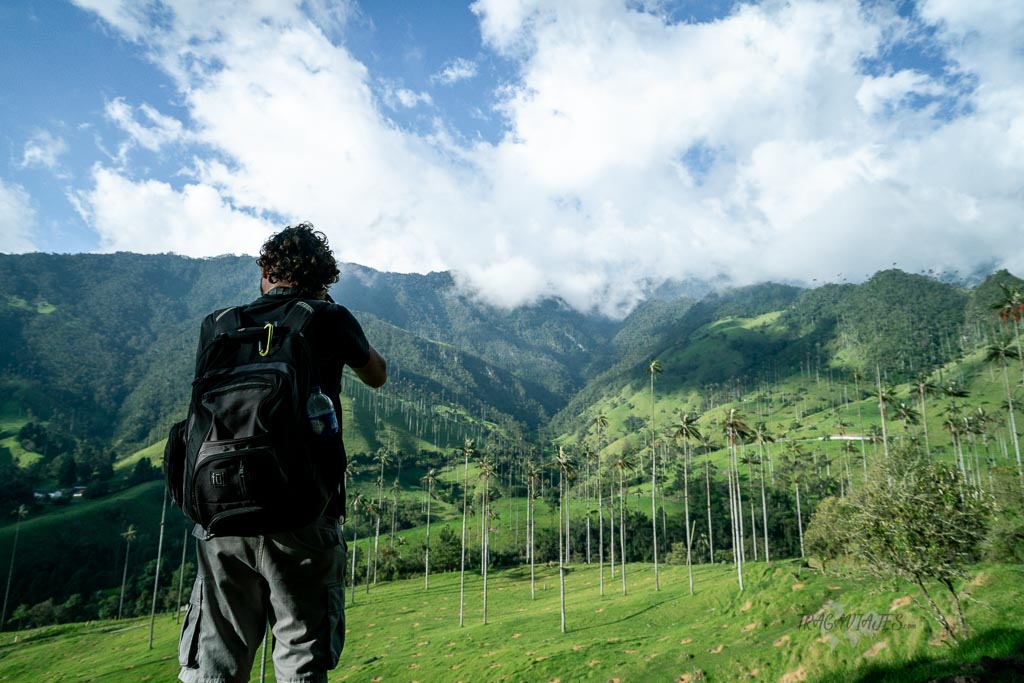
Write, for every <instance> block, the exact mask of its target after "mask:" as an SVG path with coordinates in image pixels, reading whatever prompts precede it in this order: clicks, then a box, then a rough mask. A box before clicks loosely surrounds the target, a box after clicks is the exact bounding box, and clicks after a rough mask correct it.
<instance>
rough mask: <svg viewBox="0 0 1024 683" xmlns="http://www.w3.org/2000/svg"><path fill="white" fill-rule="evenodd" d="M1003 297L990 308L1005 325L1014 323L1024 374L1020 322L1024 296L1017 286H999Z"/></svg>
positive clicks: (1023, 351) (1019, 358) (1021, 367)
mask: <svg viewBox="0 0 1024 683" xmlns="http://www.w3.org/2000/svg"><path fill="white" fill-rule="evenodd" d="M999 289H1000V290H1001V292H1002V293H1001V296H1000V297H999V300H997V301H996V302H995V303H993V304H992V305H991V306H990V308H991V309H992V310H994V311H996V312H998V313H999V317H1000V318H1002V320H1003V322H1004V323H1008V322H1010V321H1011V320H1012V321H1013V333H1014V337H1015V338H1016V345H1017V359H1018V360H1019V361H1020V363H1021V366H1020V369H1021V372H1022V373H1024V349H1022V348H1021V344H1020V320H1021V317H1024V295H1022V294H1021V290H1020V289H1018V288H1017V286H1016V285H1012V286H1011V285H1007V284H1005V283H1000V284H999Z"/></svg>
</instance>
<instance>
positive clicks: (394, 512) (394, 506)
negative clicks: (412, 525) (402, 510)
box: [388, 479, 402, 545]
mask: <svg viewBox="0 0 1024 683" xmlns="http://www.w3.org/2000/svg"><path fill="white" fill-rule="evenodd" d="M401 492H402V484H401V483H399V481H398V479H395V480H394V481H393V482H391V488H389V489H388V496H389V497H390V498H391V537H390V538H389V539H388V544H389V545H394V544H395V532H396V531H397V528H396V527H397V526H398V494H399V493H401Z"/></svg>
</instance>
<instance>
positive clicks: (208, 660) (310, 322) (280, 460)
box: [165, 223, 387, 683]
mask: <svg viewBox="0 0 1024 683" xmlns="http://www.w3.org/2000/svg"><path fill="white" fill-rule="evenodd" d="M257 263H258V264H259V266H260V268H261V273H262V277H261V282H260V293H261V295H262V296H260V298H258V299H256V300H255V301H253V302H252V303H250V304H248V305H246V306H240V307H233V308H228V309H223V310H220V311H215V312H214V313H211V314H210V315H209V316H207V317H206V318H205V319H204V320H203V324H202V328H201V331H200V338H199V351H198V353H197V358H196V380H195V382H194V384H193V394H192V402H191V405H190V407H189V416H188V418H187V420H185V421H184V422H182V423H179V424H178V425H175V428H174V429H172V431H171V438H170V439H169V440H168V447H167V451H166V454H165V469H166V472H167V480H168V485H169V486H170V487H171V492H172V495H173V496H174V500H175V502H176V503H177V504H178V505H180V506H181V507H182V509H183V511H184V512H185V514H186V515H188V516H189V517H190V518H191V519H192V520H194V521H195V522H196V526H195V530H194V532H193V535H194V536H195V537H196V538H197V548H198V550H197V554H198V575H197V577H196V582H195V585H194V587H193V590H192V596H191V598H190V601H189V607H188V612H187V613H186V617H185V621H184V624H183V626H182V633H181V640H180V642H179V648H178V659H179V663H180V664H181V672H180V673H179V676H178V677H179V679H180V680H182V681H184V682H185V683H207V682H210V683H212V682H214V681H216V682H218V683H234V682H236V681H239V682H240V681H248V680H249V674H250V671H251V668H252V664H253V660H254V658H255V656H256V652H257V650H258V648H259V646H260V644H261V643H262V642H263V640H264V636H265V634H266V628H267V624H268V623H269V625H270V627H271V631H272V633H273V637H274V639H273V642H274V645H273V660H274V669H275V673H276V677H277V680H278V682H279V683H289V682H300V681H301V682H302V683H307V682H308V683H318V682H321V681H326V680H327V672H328V671H329V670H331V669H333V668H334V667H335V666H337V663H338V657H339V656H340V654H341V650H342V647H343V645H344V639H345V618H344V606H345V598H344V578H343V575H344V570H345V547H344V539H343V538H342V536H341V534H340V532H339V528H338V520H339V519H340V517H341V516H342V515H343V512H344V509H345V491H344V470H345V466H346V462H345V450H344V445H343V443H342V441H341V430H340V427H339V425H340V422H341V420H340V405H341V404H340V402H339V401H340V393H341V374H342V370H343V368H344V366H345V365H348V366H350V367H351V368H352V369H353V370H354V371H355V374H356V376H357V377H359V379H360V380H361V381H362V382H363V383H365V384H367V385H368V386H371V387H374V388H377V387H380V386H381V385H383V384H384V382H385V381H387V364H386V363H385V361H384V358H383V357H382V356H381V355H380V354H379V353H377V351H376V350H374V348H373V347H372V346H370V344H369V343H368V342H367V341H366V337H365V335H364V334H363V330H362V328H361V327H360V325H359V323H358V322H357V321H356V319H355V318H354V317H353V316H352V314H351V313H350V312H349V311H348V310H347V309H346V308H345V307H343V306H339V305H337V304H335V303H333V301H332V300H331V299H330V296H329V295H328V294H327V289H328V287H329V286H330V285H331V284H333V283H335V282H337V281H338V275H339V271H338V267H337V263H336V261H335V260H334V255H333V253H332V252H331V249H330V247H329V246H328V243H327V239H326V237H325V236H324V234H323V233H321V232H318V231H315V230H313V226H312V225H310V224H308V223H303V224H300V225H297V226H294V227H288V228H285V229H284V230H282V231H281V232H278V233H277V234H275V235H273V236H271V237H270V239H268V240H267V241H266V243H265V244H264V245H263V248H262V249H261V250H260V258H259V259H258V260H257ZM336 411H337V412H336Z"/></svg>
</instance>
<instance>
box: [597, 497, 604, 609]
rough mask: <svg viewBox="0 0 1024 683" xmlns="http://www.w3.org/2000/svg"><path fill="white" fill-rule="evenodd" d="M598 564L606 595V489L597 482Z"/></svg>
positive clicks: (602, 592) (602, 589)
mask: <svg viewBox="0 0 1024 683" xmlns="http://www.w3.org/2000/svg"><path fill="white" fill-rule="evenodd" d="M597 562H598V564H600V565H601V578H600V584H599V585H600V587H601V595H602V596H603V595H604V489H602V488H601V481H600V479H598V482H597Z"/></svg>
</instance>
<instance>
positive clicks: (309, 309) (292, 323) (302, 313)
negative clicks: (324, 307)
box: [281, 299, 320, 333]
mask: <svg viewBox="0 0 1024 683" xmlns="http://www.w3.org/2000/svg"><path fill="white" fill-rule="evenodd" d="M318 303H319V302H316V303H311V302H309V301H304V300H303V299H296V300H295V303H293V304H292V305H291V306H289V307H288V312H287V313H285V315H284V319H283V320H281V327H286V328H288V329H289V330H295V331H296V332H300V333H301V332H302V331H303V330H305V329H306V325H308V324H309V321H310V320H312V318H313V314H314V313H316V310H317V308H320V306H319V305H317V304H318Z"/></svg>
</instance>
